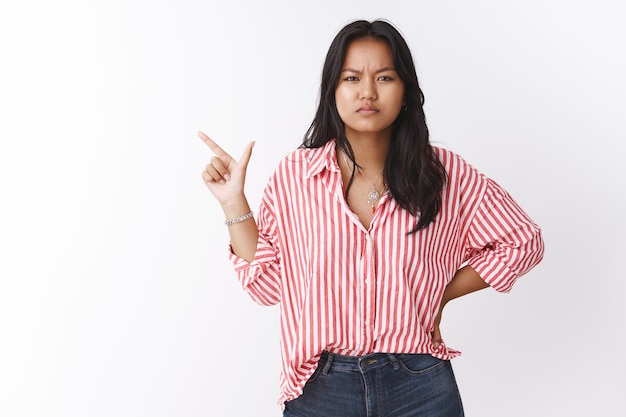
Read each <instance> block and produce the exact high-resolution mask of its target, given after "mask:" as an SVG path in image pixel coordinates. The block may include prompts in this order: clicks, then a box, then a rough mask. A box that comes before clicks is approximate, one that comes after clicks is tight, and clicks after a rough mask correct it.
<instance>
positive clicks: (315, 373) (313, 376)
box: [306, 361, 324, 384]
mask: <svg viewBox="0 0 626 417" xmlns="http://www.w3.org/2000/svg"><path fill="white" fill-rule="evenodd" d="M323 367H324V363H323V361H320V362H318V364H317V368H315V371H313V373H312V374H311V376H310V377H309V379H307V380H306V383H307V384H312V383H313V382H315V381H316V380H317V378H318V377H319V376H320V375H321V374H322V368H323Z"/></svg>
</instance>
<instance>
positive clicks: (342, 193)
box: [199, 21, 543, 417]
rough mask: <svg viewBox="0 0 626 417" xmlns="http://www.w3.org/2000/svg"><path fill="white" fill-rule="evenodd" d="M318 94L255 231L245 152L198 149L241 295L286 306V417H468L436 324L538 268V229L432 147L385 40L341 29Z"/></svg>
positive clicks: (393, 33) (413, 91)
mask: <svg viewBox="0 0 626 417" xmlns="http://www.w3.org/2000/svg"><path fill="white" fill-rule="evenodd" d="M320 94H321V96H320V101H319V107H318V109H317V113H316V115H315V119H314V120H313V123H312V124H311V127H310V128H309V130H308V132H307V133H306V136H305V139H304V142H303V143H302V145H301V146H300V147H299V148H298V149H297V150H295V151H294V152H293V153H291V154H290V155H288V156H287V157H286V158H284V159H283V160H282V162H281V163H280V164H279V166H278V167H277V169H276V171H275V172H274V174H273V175H272V177H271V178H270V180H269V182H268V184H267V187H266V189H265V192H264V194H263V198H262V201H261V206H260V209H259V211H258V215H257V219H256V221H255V219H254V217H253V213H252V211H251V210H250V207H249V205H248V202H247V200H246V197H245V195H244V180H245V175H246V167H247V165H248V161H249V159H250V156H251V153H252V147H253V143H250V144H249V145H248V146H247V147H246V149H245V151H244V153H243V156H242V157H241V159H239V161H236V160H235V159H233V158H232V157H231V156H230V155H229V154H227V153H226V152H225V151H224V150H222V149H221V148H220V147H219V146H218V145H217V144H216V143H215V142H213V141H212V140H211V139H210V138H209V137H207V136H206V135H205V134H203V133H200V134H199V135H200V137H201V138H202V139H203V140H204V141H205V142H206V143H207V145H208V146H209V147H210V148H211V149H212V150H213V151H214V153H215V157H213V158H212V159H211V162H210V164H208V165H207V166H206V169H205V171H204V172H203V173H202V178H203V179H204V182H205V183H206V185H207V187H208V188H209V189H210V190H211V192H212V193H213V194H214V196H215V197H216V198H217V200H218V201H219V203H220V205H221V207H222V208H223V210H224V214H225V216H226V219H228V220H227V221H226V224H227V225H228V228H229V232H230V239H231V249H232V255H231V258H232V261H233V264H234V268H235V271H236V272H237V274H238V276H239V279H240V281H241V284H242V286H243V288H244V289H245V290H246V291H247V292H248V293H249V294H250V296H251V297H252V298H253V299H254V300H255V301H257V302H258V303H260V304H264V305H272V304H277V303H280V304H281V312H280V314H281V348H282V372H281V387H280V399H279V404H281V405H282V406H283V409H284V416H299V417H308V416H316V417H319V416H325V417H330V416H341V417H350V416H355V417H356V416H359V417H361V416H426V417H431V416H442V417H443V416H462V415H463V407H462V404H461V399H460V395H459V392H458V389H457V386H456V382H455V379H454V375H453V372H452V368H451V366H450V359H452V358H454V357H455V356H457V355H458V352H457V351H455V350H452V349H450V348H448V347H447V346H446V345H445V343H444V342H443V340H442V338H441V334H440V330H439V324H440V321H441V314H442V310H443V308H444V307H445V305H446V304H447V303H448V302H449V301H450V300H452V299H455V298H457V297H461V296H463V295H466V294H468V293H471V292H473V291H476V290H480V289H482V288H485V287H488V286H491V287H493V288H495V289H496V290H498V291H502V292H507V291H509V290H510V289H511V287H512V285H513V284H514V282H515V280H516V279H517V278H518V277H519V276H521V275H523V274H524V273H526V272H528V271H529V270H530V269H531V268H532V267H533V266H535V265H536V264H537V263H538V262H539V261H540V260H541V258H542V255H543V241H542V239H541V235H540V229H539V227H538V226H537V225H535V224H534V223H533V222H532V220H531V219H530V218H529V217H528V216H527V215H526V214H525V213H524V212H523V211H522V209H521V208H520V207H519V206H518V204H517V203H516V202H515V201H514V200H513V199H512V198H511V197H510V196H509V194H507V192H506V191H504V190H503V189H502V188H501V187H500V186H499V185H498V184H496V183H495V182H494V181H493V180H491V179H489V178H487V177H485V176H484V175H482V174H481V173H480V172H478V171H477V170H476V169H474V168H473V167H472V166H470V165H469V164H468V163H467V162H465V161H464V160H463V159H462V158H460V157H459V156H458V155H456V154H454V153H453V152H451V151H449V150H445V149H441V148H437V147H433V146H431V144H430V143H429V137H428V129H427V127H426V122H425V116H424V110H423V103H424V97H423V94H422V91H421V90H420V87H419V85H418V81H417V75H416V72H415V67H414V64H413V59H412V57H411V53H410V51H409V48H408V46H407V44H406V42H405V41H404V39H403V38H402V36H401V35H400V33H399V32H398V31H397V30H396V29H395V28H394V27H393V26H392V25H391V24H389V23H387V22H385V21H373V22H367V21H355V22H353V23H350V24H348V25H347V26H345V27H344V28H343V29H342V30H341V31H340V32H339V33H338V34H337V36H336V37H335V39H334V40H333V42H332V44H331V46H330V49H329V51H328V54H327V56H326V61H325V63H324V68H323V73H322V83H321V89H320Z"/></svg>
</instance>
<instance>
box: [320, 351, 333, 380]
mask: <svg viewBox="0 0 626 417" xmlns="http://www.w3.org/2000/svg"><path fill="white" fill-rule="evenodd" d="M326 355H327V357H326V363H325V364H324V368H323V369H322V375H328V371H330V366H331V365H332V364H333V359H334V357H335V355H333V354H332V353H330V352H326Z"/></svg>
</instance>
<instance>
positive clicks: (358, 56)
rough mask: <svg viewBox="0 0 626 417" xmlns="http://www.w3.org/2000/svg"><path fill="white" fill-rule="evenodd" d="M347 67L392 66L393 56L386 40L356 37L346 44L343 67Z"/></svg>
mask: <svg viewBox="0 0 626 417" xmlns="http://www.w3.org/2000/svg"><path fill="white" fill-rule="evenodd" d="M345 67H349V68H353V69H358V68H357V67H371V68H374V67H393V56H392V55H391V48H390V47H389V44H387V42H385V41H383V40H380V39H374V38H362V39H356V40H354V41H352V42H350V44H349V45H348V48H347V50H346V57H345V59H344V68H345Z"/></svg>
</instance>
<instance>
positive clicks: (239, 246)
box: [222, 197, 259, 262]
mask: <svg viewBox="0 0 626 417" xmlns="http://www.w3.org/2000/svg"><path fill="white" fill-rule="evenodd" d="M222 210H224V216H225V217H226V219H227V220H230V219H234V218H236V217H239V216H242V215H244V214H246V213H249V212H250V205H249V204H248V201H247V200H246V198H245V197H241V198H239V199H237V200H236V201H233V202H231V203H229V204H227V205H223V206H222ZM228 233H229V234H230V244H231V246H232V249H233V253H234V254H235V255H237V256H238V257H240V258H242V259H245V260H246V261H248V262H252V260H253V259H254V255H255V254H256V249H257V242H258V239H259V229H258V227H257V224H256V221H255V220H254V217H251V218H249V219H246V220H244V221H241V222H239V223H235V224H232V225H230V226H228Z"/></svg>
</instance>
